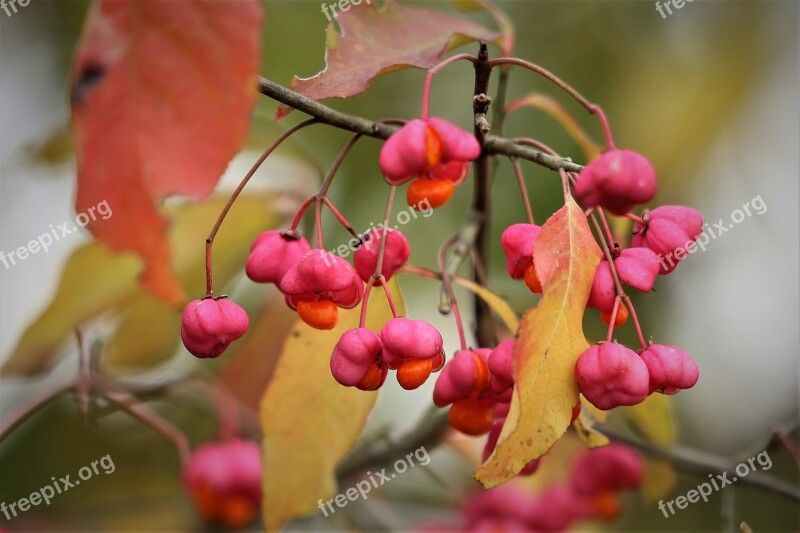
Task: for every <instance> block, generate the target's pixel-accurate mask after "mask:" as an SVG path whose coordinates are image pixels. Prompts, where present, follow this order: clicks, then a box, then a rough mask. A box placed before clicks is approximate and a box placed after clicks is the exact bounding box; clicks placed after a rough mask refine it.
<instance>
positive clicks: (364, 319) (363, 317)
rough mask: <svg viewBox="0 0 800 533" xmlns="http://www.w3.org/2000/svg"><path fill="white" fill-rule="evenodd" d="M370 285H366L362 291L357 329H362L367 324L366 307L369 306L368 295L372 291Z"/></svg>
mask: <svg viewBox="0 0 800 533" xmlns="http://www.w3.org/2000/svg"><path fill="white" fill-rule="evenodd" d="M372 285H373V284H372V283H367V287H366V288H365V289H364V297H363V298H362V300H361V317H360V318H359V320H358V327H360V328H363V327H365V325H366V323H367V306H368V305H369V293H370V291H371V290H372Z"/></svg>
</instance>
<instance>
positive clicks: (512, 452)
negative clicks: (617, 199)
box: [475, 197, 600, 488]
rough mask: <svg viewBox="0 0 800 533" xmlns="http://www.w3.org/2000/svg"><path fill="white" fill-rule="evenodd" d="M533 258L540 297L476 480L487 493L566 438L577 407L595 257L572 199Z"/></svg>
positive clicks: (525, 324)
mask: <svg viewBox="0 0 800 533" xmlns="http://www.w3.org/2000/svg"><path fill="white" fill-rule="evenodd" d="M533 255H534V262H535V268H536V272H537V275H538V277H539V279H540V280H541V281H542V285H543V287H544V292H543V294H542V300H541V301H540V302H539V305H538V306H537V307H535V308H533V309H531V310H529V311H528V312H527V313H525V316H523V318H522V324H521V325H520V332H519V336H518V338H517V342H516V344H515V346H514V378H515V383H516V385H515V386H514V394H513V396H512V399H511V406H510V409H509V413H508V417H507V418H506V422H505V425H504V426H503V430H502V432H501V433H500V438H499V442H498V444H497V447H496V448H495V451H494V453H493V454H492V455H491V456H490V457H489V459H488V460H487V461H486V463H485V464H484V465H483V466H482V467H481V468H480V469H479V470H478V471H477V473H476V474H475V478H476V479H477V480H478V481H480V482H481V483H482V484H483V485H484V486H485V487H487V488H490V487H494V486H496V485H499V484H501V483H503V482H505V481H508V480H509V479H511V478H512V477H514V476H515V475H517V473H519V471H520V470H522V468H523V467H524V466H525V464H527V463H528V462H529V461H531V460H533V459H536V458H538V457H540V456H541V455H542V454H544V453H545V452H547V450H549V449H550V447H551V446H552V445H553V444H554V443H555V442H556V440H558V439H559V438H560V437H561V436H562V435H563V434H564V432H565V431H566V430H567V428H568V427H569V424H570V418H571V416H572V408H573V406H574V405H575V402H577V401H578V384H577V382H576V381H575V362H576V361H577V360H578V357H580V355H581V353H582V352H583V351H584V350H586V349H587V348H588V347H589V344H588V343H587V342H586V338H585V337H584V335H583V324H582V322H583V314H584V311H585V309H586V302H587V300H588V299H589V291H590V289H591V286H592V281H593V279H594V272H595V270H596V268H597V264H598V263H599V262H600V249H599V248H598V246H597V243H596V242H595V240H594V237H593V236H592V232H591V230H590V229H589V225H588V223H587V222H586V217H585V216H584V214H583V212H582V211H581V208H580V207H578V205H577V204H576V203H575V201H574V200H573V199H572V198H571V197H568V198H567V200H566V202H565V205H564V207H562V208H561V209H559V210H558V211H556V213H554V214H553V215H552V216H551V217H550V218H549V219H548V220H547V221H546V222H545V224H544V226H543V227H542V231H541V232H540V233H539V236H538V237H537V239H536V244H535V247H534V253H533Z"/></svg>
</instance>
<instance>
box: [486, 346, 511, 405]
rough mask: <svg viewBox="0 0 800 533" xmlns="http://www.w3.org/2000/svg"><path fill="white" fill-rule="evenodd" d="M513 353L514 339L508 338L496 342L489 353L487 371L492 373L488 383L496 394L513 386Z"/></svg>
mask: <svg viewBox="0 0 800 533" xmlns="http://www.w3.org/2000/svg"><path fill="white" fill-rule="evenodd" d="M513 354H514V339H508V340H507V341H503V342H501V343H500V344H498V345H497V347H496V348H495V349H494V350H492V353H491V354H490V355H489V371H490V372H491V374H492V379H491V382H490V385H491V387H492V391H494V392H495V393H497V394H500V393H503V392H505V391H507V390H509V389H511V388H512V387H513V386H514V364H513V357H512V356H513Z"/></svg>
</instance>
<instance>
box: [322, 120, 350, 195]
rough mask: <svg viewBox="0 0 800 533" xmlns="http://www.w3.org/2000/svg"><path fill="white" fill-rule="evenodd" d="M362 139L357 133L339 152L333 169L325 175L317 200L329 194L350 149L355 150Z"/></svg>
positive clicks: (332, 165) (332, 166)
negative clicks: (355, 145)
mask: <svg viewBox="0 0 800 533" xmlns="http://www.w3.org/2000/svg"><path fill="white" fill-rule="evenodd" d="M360 138H361V134H360V133H356V134H355V135H353V136H352V137H350V140H349V141H347V144H345V145H344V147H342V150H341V151H340V152H339V155H337V156H336V159H334V160H333V163H332V164H331V167H330V168H329V169H328V173H327V174H326V175H325V179H324V180H322V185H320V186H319V191H318V192H317V198H323V197H324V196H325V195H327V194H328V189H330V187H331V183H333V178H334V176H336V171H338V170H339V166H341V164H342V161H344V158H345V157H346V156H347V154H348V153H349V152H350V149H351V148H353V145H354V144H356V141H358V140H359V139H360Z"/></svg>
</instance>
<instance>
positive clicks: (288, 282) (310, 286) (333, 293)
mask: <svg viewBox="0 0 800 533" xmlns="http://www.w3.org/2000/svg"><path fill="white" fill-rule="evenodd" d="M279 288H280V290H281V292H282V293H284V294H285V295H286V296H287V303H288V304H289V306H290V307H292V308H293V309H296V308H297V304H298V303H299V302H303V301H318V300H330V301H332V302H333V303H335V304H336V305H337V306H339V307H342V308H344V309H352V308H353V307H355V306H356V305H358V304H359V303H360V302H361V297H362V296H363V292H364V285H363V283H362V282H361V279H360V278H359V277H358V273H357V272H356V270H355V269H354V268H353V266H352V265H351V264H350V263H348V262H347V261H346V260H344V259H342V258H341V257H338V256H336V255H333V254H332V253H330V252H326V251H325V250H311V251H310V252H308V253H307V254H305V255H304V256H303V257H302V259H300V261H299V262H297V263H296V264H295V265H294V266H292V268H290V269H289V270H288V271H287V272H286V274H285V275H284V276H283V279H281V282H280V285H279Z"/></svg>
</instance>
